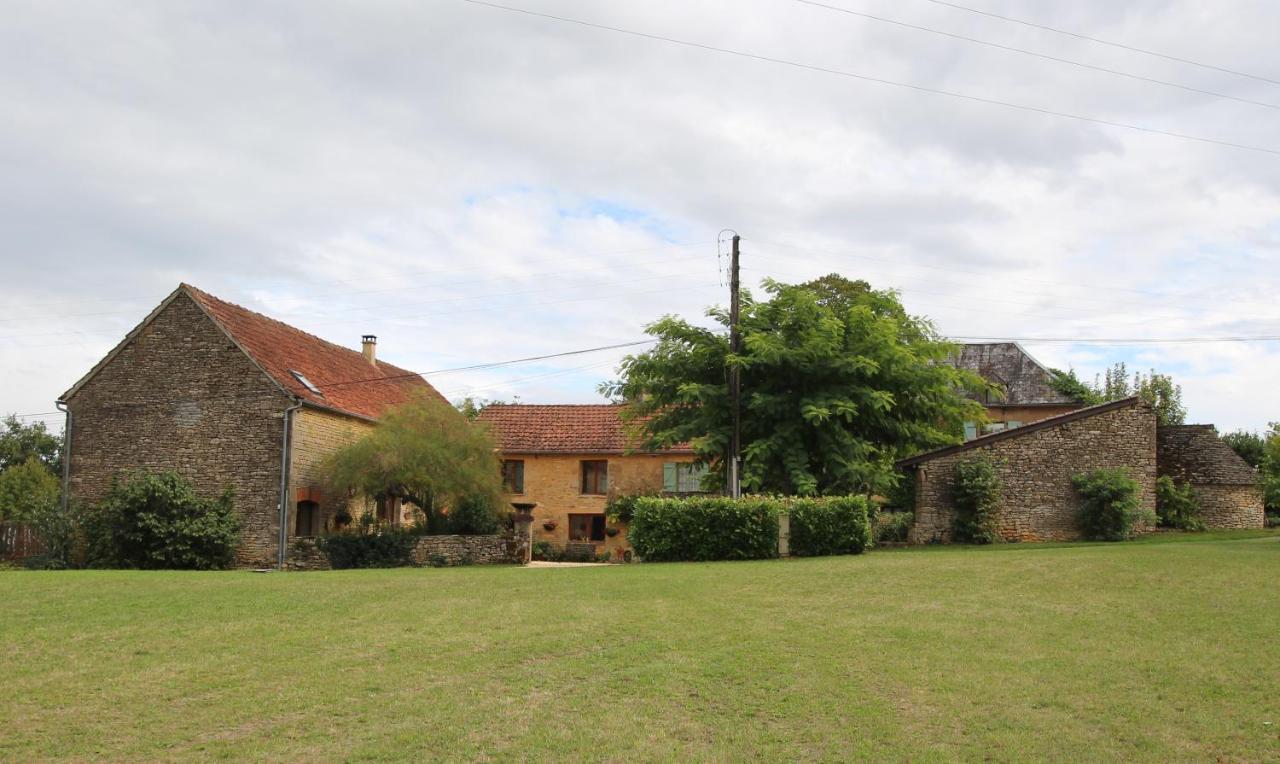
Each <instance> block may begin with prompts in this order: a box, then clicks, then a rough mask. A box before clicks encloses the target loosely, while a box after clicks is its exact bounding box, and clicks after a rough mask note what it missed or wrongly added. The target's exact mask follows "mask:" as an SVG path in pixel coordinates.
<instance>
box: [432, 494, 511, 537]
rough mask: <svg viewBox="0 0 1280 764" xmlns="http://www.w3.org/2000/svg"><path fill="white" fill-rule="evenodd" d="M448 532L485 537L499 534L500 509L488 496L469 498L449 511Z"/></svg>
mask: <svg viewBox="0 0 1280 764" xmlns="http://www.w3.org/2000/svg"><path fill="white" fill-rule="evenodd" d="M444 525H445V528H446V530H447V532H449V533H456V534H458V535H461V536H483V535H487V534H490V533H497V532H498V509H497V506H496V505H495V504H494V502H493V499H492V498H491V497H488V496H483V495H480V496H468V497H466V498H463V499H460V500H459V501H458V506H456V507H453V508H451V509H450V510H449V515H448V517H447V518H446V521H445V523H444Z"/></svg>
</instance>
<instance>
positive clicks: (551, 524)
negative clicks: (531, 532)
mask: <svg viewBox="0 0 1280 764" xmlns="http://www.w3.org/2000/svg"><path fill="white" fill-rule="evenodd" d="M542 529H543V530H544V531H554V530H555V529H556V521H555V520H543V521H542Z"/></svg>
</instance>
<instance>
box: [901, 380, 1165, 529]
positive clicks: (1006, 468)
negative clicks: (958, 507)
mask: <svg viewBox="0 0 1280 764" xmlns="http://www.w3.org/2000/svg"><path fill="white" fill-rule="evenodd" d="M979 455H986V456H988V457H990V458H991V459H992V461H993V462H994V463H995V464H996V469H997V471H998V473H999V475H1000V480H1001V483H1002V484H1003V486H1004V491H1003V494H1004V495H1003V500H1002V505H1001V508H1000V535H1001V536H1002V537H1003V538H1004V539H1005V540H1006V541H1066V540H1071V539H1077V538H1079V537H1080V520H1079V515H1080V509H1081V501H1080V497H1079V495H1078V494H1077V493H1076V491H1075V488H1074V487H1073V486H1072V483H1071V479H1072V477H1073V476H1074V475H1077V474H1079V473H1082V472H1088V471H1090V470H1094V469H1097V468H1100V467H1105V468H1115V467H1119V468H1123V469H1124V470H1125V471H1127V472H1128V473H1129V476H1130V477H1132V478H1133V479H1135V480H1137V481H1138V483H1139V485H1140V486H1141V494H1140V498H1141V502H1142V507H1143V508H1144V509H1146V510H1148V511H1150V512H1151V513H1152V515H1154V514H1155V506H1156V505H1155V501H1156V490H1155V489H1156V415H1155V412H1154V411H1153V410H1152V409H1151V407H1150V406H1148V405H1147V404H1146V403H1144V402H1142V401H1141V400H1140V399H1138V398H1127V399H1125V400H1121V401H1114V402H1112V403H1104V404H1102V405H1100V406H1092V407H1089V408H1085V409H1080V410H1078V411H1072V412H1069V413H1066V414H1060V415H1058V416H1055V417H1051V418H1049V419H1042V420H1040V421H1039V422H1033V423H1031V424H1028V425H1024V426H1022V427H1018V428H1016V429H1012V430H1005V431H1003V432H996V433H992V434H990V435H984V436H981V437H979V438H976V439H974V440H970V441H968V442H966V443H964V444H963V445H959V446H951V447H949V448H943V449H939V450H937V451H931V452H929V453H926V454H921V455H919V456H916V457H913V458H911V459H906V460H903V461H902V462H899V466H900V467H902V468H904V469H906V470H907V471H908V473H909V475H910V476H911V477H913V478H914V480H915V485H916V496H915V525H914V526H913V527H912V529H911V534H910V541H911V542H912V543H915V544H926V543H931V542H949V541H951V529H952V525H953V523H954V519H955V513H954V509H953V507H954V504H953V500H952V487H953V484H954V481H955V470H956V464H958V463H960V462H963V461H967V460H969V459H973V458H975V457H977V456H979Z"/></svg>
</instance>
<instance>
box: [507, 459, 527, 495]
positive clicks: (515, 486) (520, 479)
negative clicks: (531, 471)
mask: <svg viewBox="0 0 1280 764" xmlns="http://www.w3.org/2000/svg"><path fill="white" fill-rule="evenodd" d="M502 490H504V491H506V492H507V493H524V460H523V459H504V460H503V462H502Z"/></svg>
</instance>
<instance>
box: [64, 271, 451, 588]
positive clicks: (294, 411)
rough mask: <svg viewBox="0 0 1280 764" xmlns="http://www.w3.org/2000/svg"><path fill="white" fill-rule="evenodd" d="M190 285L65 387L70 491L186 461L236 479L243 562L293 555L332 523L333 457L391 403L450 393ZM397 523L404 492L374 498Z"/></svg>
mask: <svg viewBox="0 0 1280 764" xmlns="http://www.w3.org/2000/svg"><path fill="white" fill-rule="evenodd" d="M376 342H377V340H376V338H375V337H372V336H366V337H364V338H363V349H362V351H357V350H351V349H348V348H345V347H341V346H339V345H335V344H333V343H330V342H326V341H325V340H322V339H320V338H319V337H316V336H313V335H311V334H307V333H306V332H303V331H301V330H299V329H296V328H294V327H292V326H289V325H287V324H284V323H281V322H279V321H276V320H274V319H271V318H268V317H266V316H264V315H261V314H259V313H255V312H253V311H250V310H247V309H245V308H242V307H240V306H238V305H233V304H231V303H228V302H224V301H222V300H219V299H218V298H216V297H214V296H212V295H210V294H206V293H205V292H202V291H200V290H199V289H196V288H195V287H192V286H189V285H186V284H183V285H181V286H179V287H178V288H177V289H176V290H174V292H173V293H172V294H170V295H169V296H168V297H167V298H165V300H164V301H163V302H162V303H161V304H160V305H159V307H157V308H156V309H155V310H154V311H152V312H151V314H150V315H148V316H147V317H146V319H144V320H143V322H142V323H141V324H139V325H138V327H137V328H135V329H134V330H133V331H131V332H129V334H128V335H127V336H126V337H125V338H124V340H122V341H121V342H120V344H119V345H117V346H116V347H115V349H113V350H112V351H111V352H110V353H108V354H107V356H106V357H105V358H103V359H102V360H101V361H100V362H99V363H98V364H97V365H96V366H94V367H93V369H92V370H91V371H90V372H89V373H88V374H86V375H85V376H84V378H82V379H81V380H80V381H79V382H77V383H76V384H75V386H73V387H72V388H71V389H70V390H68V391H67V392H66V393H65V394H64V395H63V396H62V402H64V403H65V405H66V407H67V409H68V411H69V412H70V413H69V417H68V423H67V425H68V426H67V450H68V453H69V460H70V462H69V471H68V483H69V485H68V494H69V495H70V497H71V498H72V500H73V501H77V502H81V503H84V504H92V503H93V502H95V501H97V500H98V499H100V498H101V497H102V496H103V494H104V493H105V492H106V490H107V489H108V487H109V486H110V484H111V481H112V479H113V478H115V477H116V476H117V475H119V474H121V473H123V472H127V471H130V470H138V469H148V470H176V471H177V472H179V473H180V474H182V475H184V476H186V477H187V478H189V479H190V480H192V481H193V482H194V484H195V486H196V488H197V489H198V490H199V491H200V492H202V493H205V494H214V493H217V492H220V491H222V490H223V489H225V488H226V487H228V486H230V487H231V488H233V489H234V490H235V506H236V508H237V510H238V511H239V512H240V514H241V516H242V520H243V532H242V543H241V546H240V548H239V550H238V553H237V562H238V564H240V565H242V566H255V567H269V566H275V565H281V564H283V563H284V562H285V561H286V556H287V552H288V550H289V545H290V542H291V540H292V539H294V538H298V537H309V536H314V535H317V534H320V533H322V532H323V531H325V530H326V529H331V528H333V527H334V526H335V524H337V523H338V521H339V520H340V519H342V518H339V517H338V516H337V513H338V509H339V508H340V507H343V506H344V505H346V503H347V499H348V497H345V496H343V497H327V496H325V495H324V493H323V489H322V487H321V479H320V475H319V472H318V468H319V465H320V462H321V461H322V460H323V459H324V457H325V456H326V455H327V454H329V453H331V452H332V451H334V450H335V449H336V448H339V447H340V446H342V445H345V444H347V443H350V442H351V441H353V440H354V439H356V438H358V437H359V436H360V435H361V434H363V433H365V432H367V431H368V430H369V429H370V428H371V427H372V426H373V423H374V422H375V421H376V420H377V418H378V416H379V415H381V413H382V412H383V411H384V410H386V409H387V408H388V407H389V406H394V405H397V404H401V403H405V402H407V401H409V400H410V399H412V398H413V397H414V396H418V395H424V396H434V397H437V398H440V400H443V398H441V397H440V395H439V393H438V392H436V391H435V390H434V389H433V388H432V387H431V385H429V384H427V382H426V380H424V379H423V378H422V377H420V376H418V375H417V374H414V373H412V372H408V371H405V370H404V369H401V368H398V367H396V366H392V365H391V364H388V363H386V362H384V361H380V360H378V359H377V357H376V352H375V351H376ZM371 510H372V511H376V512H377V513H378V515H379V516H380V518H381V519H382V520H384V521H386V522H390V523H399V522H402V521H404V520H405V519H407V518H406V514H405V513H406V510H405V508H404V507H403V506H401V505H400V504H399V502H398V500H395V499H386V500H383V501H381V502H380V503H379V504H378V505H377V506H376V507H371Z"/></svg>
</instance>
